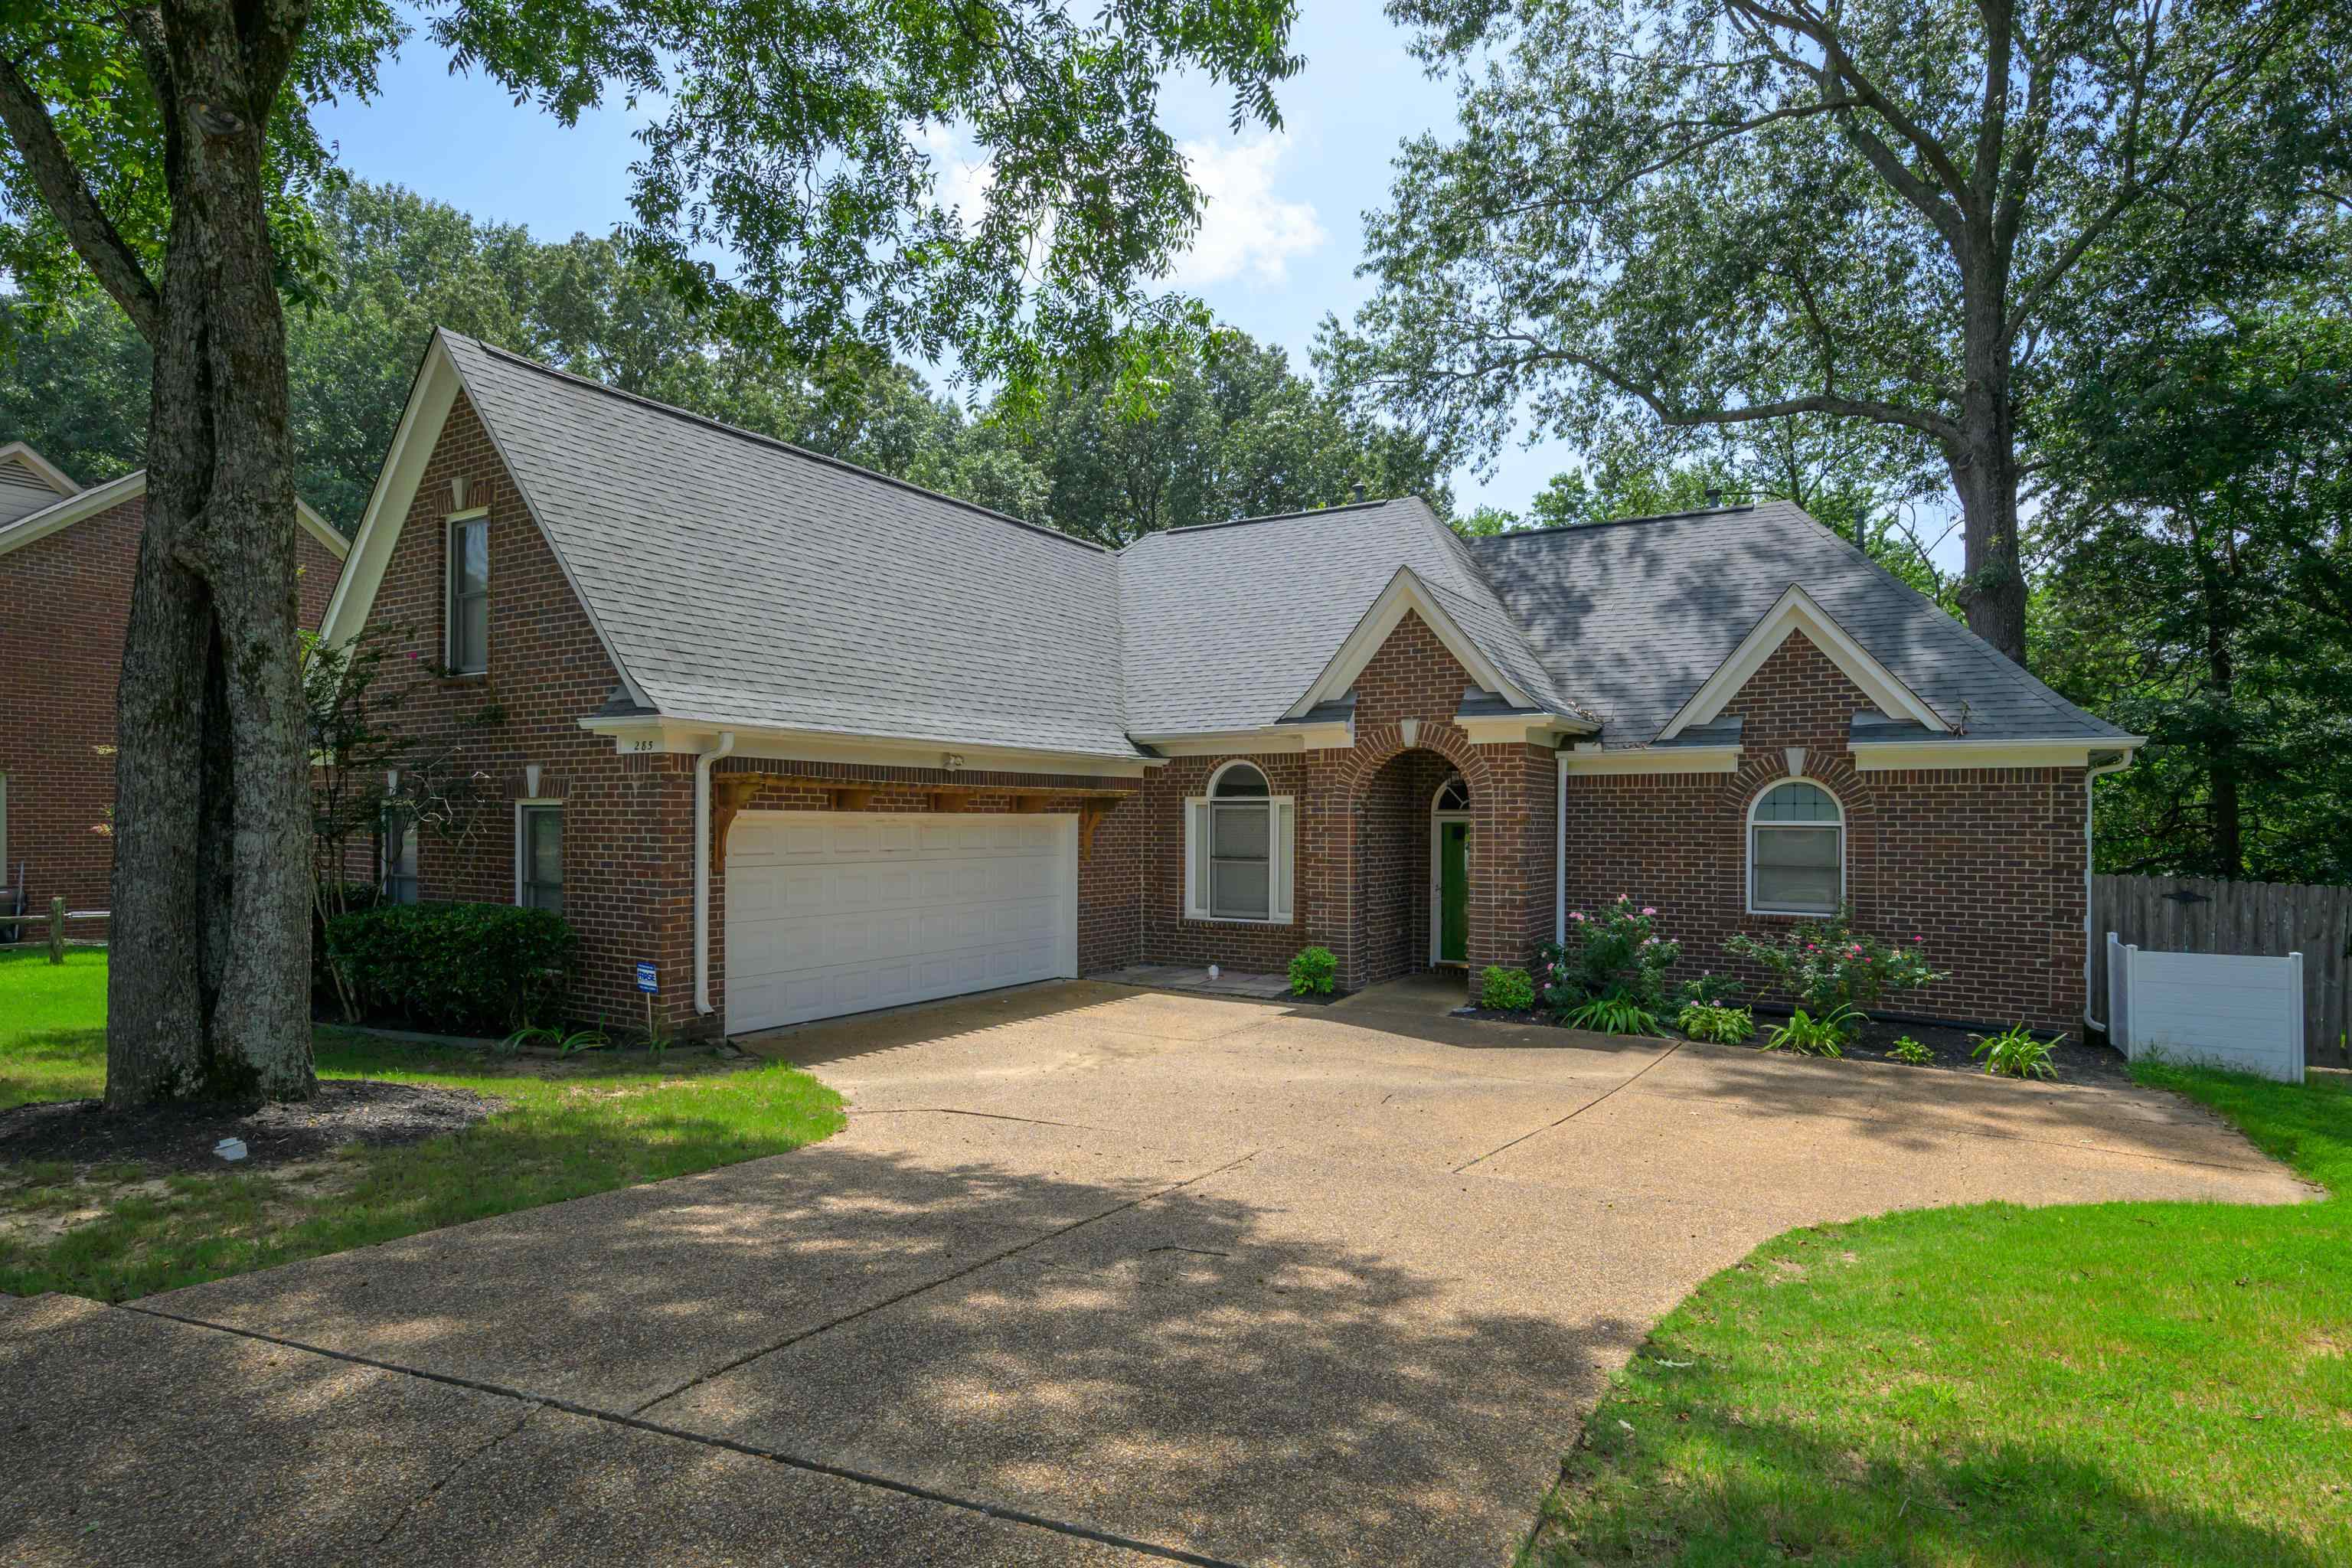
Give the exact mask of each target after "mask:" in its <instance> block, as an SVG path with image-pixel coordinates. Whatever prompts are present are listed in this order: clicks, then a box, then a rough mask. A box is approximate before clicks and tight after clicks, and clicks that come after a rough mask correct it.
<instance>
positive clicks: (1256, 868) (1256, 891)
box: [1184, 762, 1298, 925]
mask: <svg viewBox="0 0 2352 1568" xmlns="http://www.w3.org/2000/svg"><path fill="white" fill-rule="evenodd" d="M1297 815H1298V814H1297V803H1296V802H1295V801H1294V800H1293V799H1292V797H1291V796H1289V795H1276V794H1275V793H1274V792H1273V790H1272V789H1271V788H1270V787H1269V786H1268V784H1266V778H1265V773H1261V772H1260V771H1258V769H1257V768H1256V767H1255V766H1254V765H1252V764H1251V763H1238V762H1236V763H1226V764H1225V765H1224V766H1223V767H1221V768H1219V769H1218V770H1217V771H1216V772H1215V773H1213V774H1211V775H1210V777H1209V789H1208V793H1207V794H1206V795H1195V796H1193V797H1192V799H1190V800H1188V801H1186V802H1185V803H1184V917H1185V918H1186V919H1187V920H1196V921H1259V922H1261V923H1265V924H1273V925H1287V924H1289V923H1290V905H1291V882H1292V862H1293V859H1294V858H1295V854H1296V847H1297Z"/></svg>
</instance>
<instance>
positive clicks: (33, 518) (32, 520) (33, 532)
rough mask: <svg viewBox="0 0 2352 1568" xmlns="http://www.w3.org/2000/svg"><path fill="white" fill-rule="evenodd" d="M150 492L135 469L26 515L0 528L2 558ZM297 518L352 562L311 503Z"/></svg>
mask: <svg viewBox="0 0 2352 1568" xmlns="http://www.w3.org/2000/svg"><path fill="white" fill-rule="evenodd" d="M146 493H147V470H146V469H144V468H134V469H132V470H131V472H130V473H127V474H125V475H123V476H122V477H121V479H110V480H108V481H107V482H106V483H105V484H102V485H92V486H91V487H90V488H89V489H86V490H77V491H75V492H74V493H72V494H70V495H68V496H67V497H65V498H64V499H63V500H59V501H58V503H57V504H56V505H54V506H45V507H43V508H42V509H41V510H38V511H32V512H26V514H25V515H24V516H23V517H20V518H18V519H17V520H16V521H14V522H12V523H10V524H8V525H7V526H6V527H5V528H0V555H5V554H7V553H8V552H10V551H12V550H22V549H23V548H24V547H25V546H26V545H27V544H31V543H33V542H36V541H37V540H43V539H47V538H48V537H49V535H51V534H53V533H58V532H62V531H64V530H66V529H68V528H71V527H72V526H73V525H74V524H75V523H78V522H80V521H84V520H85V519H87V518H92V517H96V516H97V515H98V514H99V513H100V512H102V511H104V510H107V509H108V508H110V507H117V506H121V504H122V503H123V502H124V501H127V500H138V499H139V498H140V497H141V496H143V495H145V494H146ZM294 519H295V521H297V522H299V523H300V524H301V526H302V531H303V532H305V533H308V534H309V535H310V537H311V538H313V539H315V540H317V541H318V542H319V543H320V546H322V547H323V548H324V549H325V550H326V551H327V552H329V553H330V554H331V555H333V556H334V558H335V559H336V560H338V561H342V560H347V559H349V557H350V555H351V550H352V545H351V541H349V540H347V539H345V538H344V537H343V536H342V535H341V534H340V533H338V532H336V531H335V528H334V525H333V524H332V523H331V522H329V521H327V520H326V519H325V518H323V517H320V515H319V514H318V513H317V512H316V511H314V510H311V507H310V502H308V501H306V500H303V499H302V498H301V497H299V496H296V497H295V498H294ZM340 591H341V590H340V588H339V589H338V592H340Z"/></svg>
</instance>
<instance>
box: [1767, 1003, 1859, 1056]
mask: <svg viewBox="0 0 2352 1568" xmlns="http://www.w3.org/2000/svg"><path fill="white" fill-rule="evenodd" d="M1860 1027H1862V1015H1861V1014H1859V1013H1857V1012H1855V1011H1854V1010H1853V1008H1851V1007H1839V1008H1835V1009H1833V1010H1832V1011H1830V1012H1828V1013H1824V1014H1823V1015H1822V1016H1820V1017H1818V1018H1816V1017H1814V1016H1812V1015H1811V1014H1810V1013H1808V1012H1806V1011H1805V1010H1804V1009H1803V1008H1802V1007H1798V1008H1795V1009H1793V1010H1792V1011H1791V1012H1790V1014H1789V1021H1788V1022H1787V1023H1785V1024H1781V1025H1779V1026H1775V1027H1774V1028H1773V1029H1772V1031H1771V1032H1770V1033H1769V1034H1768V1035H1766V1036H1765V1037H1764V1044H1763V1045H1762V1046H1761V1047H1758V1048H1759V1049H1761V1050H1767V1051H1792V1052H1794V1053H1795V1054H1796V1055H1798V1056H1801V1057H1843V1056H1844V1055H1845V1039H1846V1037H1847V1036H1848V1035H1850V1034H1852V1033H1853V1031H1854V1030H1856V1029H1859V1028H1860Z"/></svg>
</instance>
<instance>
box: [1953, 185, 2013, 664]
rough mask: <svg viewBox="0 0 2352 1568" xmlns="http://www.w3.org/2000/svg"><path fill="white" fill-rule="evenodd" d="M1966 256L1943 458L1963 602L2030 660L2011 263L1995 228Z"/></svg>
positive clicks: (1988, 635) (1978, 625) (1975, 619)
mask: <svg viewBox="0 0 2352 1568" xmlns="http://www.w3.org/2000/svg"><path fill="white" fill-rule="evenodd" d="M1968 249H1969V251H1970V252H1974V253H1975V254H1965V253H1964V255H1963V258H1962V263H1961V265H1962V267H1963V269H1964V271H1966V272H1970V273H1974V274H1976V276H1972V277H1968V278H1966V279H1964V285H1963V288H1962V296H1963V302H1962V306H1961V310H1962V333H1963V347H1962V351H1961V352H1962V359H1963V362H1964V363H1965V365H1966V368H1967V372H1968V385H1967V386H1966V387H1965V388H1964V389H1963V391H1962V393H1961V397H1960V420H1959V426H1960V436H1959V440H1958V442H1957V443H1956V444H1952V445H1948V447H1946V450H1945V458H1946V459H1947V460H1948V463H1949V465H1950V467H1951V470H1952V488H1953V489H1955V490H1957V491H1958V494H1959V498H1960V517H1961V530H1960V531H1961V538H1962V543H1963V546H1964V549H1963V555H1962V574H1961V579H1960V606H1961V608H1962V609H1963V610H1965V611H1966V612H1967V614H1968V617H1969V630H1970V631H1972V632H1974V633H1976V634H1977V636H1979V637H1982V638H1984V640H1985V641H1987V642H1989V643H1990V644H1992V646H1993V647H1997V648H1999V649H2000V651H2001V652H2003V653H2005V654H2007V655H2008V656H2009V657H2010V658H2012V659H2014V660H2015V661H2016V662H2018V663H2019V664H2023V663H2024V662H2025V568H2024V565H2023V563H2022V560H2021V555H2020V552H2019V551H2018V544H2017V480H2018V473H2017V429H2016V410H2015V409H2014V408H2013V407H2012V406H2011V401H2010V354H2009V348H2008V341H2007V338H2006V336H2005V329H2004V324H2003V323H2004V321H2005V318H2006V316H2007V312H2008V303H2007V300H2008V288H2007V283H2008V278H2007V271H2008V269H2007V266H2006V263H2005V260H2004V259H2003V258H1998V257H1996V256H1994V255H1993V250H1994V247H1993V242H1992V239H1991V237H1990V231H1989V230H1985V231H1984V232H1981V233H1976V234H1973V235H1972V237H1971V243H1970V245H1969V247H1968Z"/></svg>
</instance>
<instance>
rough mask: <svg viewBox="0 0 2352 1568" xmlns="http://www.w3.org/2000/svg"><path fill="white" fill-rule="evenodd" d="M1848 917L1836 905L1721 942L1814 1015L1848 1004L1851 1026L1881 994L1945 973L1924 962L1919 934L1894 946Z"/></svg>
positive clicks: (1925, 982)
mask: <svg viewBox="0 0 2352 1568" xmlns="http://www.w3.org/2000/svg"><path fill="white" fill-rule="evenodd" d="M1849 921H1850V917H1849V914H1848V912H1847V911H1846V910H1839V911H1838V913H1837V914H1836V915H1835V916H1834V917H1833V918H1832V919H1830V920H1826V921H1813V922H1809V923H1807V924H1804V925H1801V926H1797V927H1795V928H1793V929H1792V930H1790V931H1789V932H1788V933H1787V934H1786V935H1783V936H1778V937H1773V936H1755V935H1749V934H1748V933H1747V932H1744V931H1743V932H1741V933H1740V934H1739V935H1738V936H1735V937H1733V938H1732V939H1731V940H1730V941H1728V942H1725V943H1724V944H1723V945H1724V948H1725V950H1726V951H1727V952H1731V953H1734V954H1736V955H1738V957H1741V958H1747V959H1752V960H1754V961H1755V962H1756V963H1759V964H1760V965H1761V966H1762V967H1763V968H1764V970H1765V972H1766V973H1769V975H1770V976H1771V987H1772V989H1774V990H1776V991H1780V992H1781V993H1783V994H1786V995H1787V996H1788V997H1789V998H1790V1000H1791V1001H1793V1002H1795V1003H1796V1004H1797V1005H1800V1006H1801V1007H1803V1008H1805V1009H1806V1010H1807V1011H1808V1012H1810V1013H1811V1014H1813V1015H1814V1016H1821V1015H1822V1014H1825V1013H1835V1012H1837V1011H1838V1010H1839V1009H1841V1008H1844V1009H1853V1010H1854V1011H1855V1014H1856V1016H1855V1018H1854V1022H1855V1023H1856V1024H1857V1025H1859V1024H1860V1023H1861V1018H1860V1016H1859V1014H1860V1012H1862V1011H1865V1010H1867V1009H1869V1008H1871V1007H1873V1006H1875V1005H1877V1004H1878V1003H1880V1002H1881V1001H1883V1000H1885V998H1886V997H1888V996H1890V995H1894V994H1898V993H1900V992H1905V991H1916V990H1917V989H1918V988H1919V987H1920V986H1923V985H1932V984H1935V983H1936V982H1937V981H1938V980H1941V979H1944V978H1945V976H1944V975H1942V974H1941V973H1937V971H1936V970H1935V968H1934V967H1932V966H1931V965H1930V964H1929V963H1928V962H1927V941H1926V939H1925V938H1923V937H1916V936H1915V937H1913V938H1912V939H1911V940H1910V941H1909V942H1907V943H1904V944H1901V945H1895V944H1891V943H1888V942H1881V941H1880V940H1879V939H1878V938H1876V937H1874V936H1869V935H1866V934H1864V933H1862V932H1859V931H1854V930H1853V929H1852V926H1851V925H1850V923H1849Z"/></svg>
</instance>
